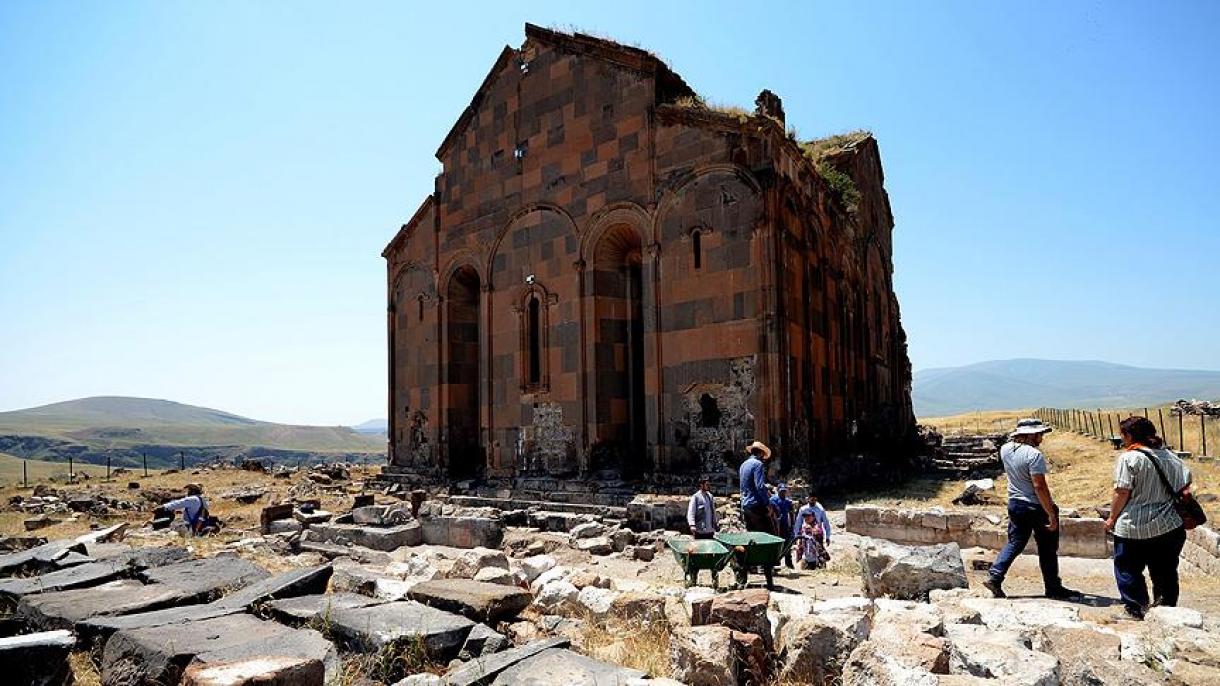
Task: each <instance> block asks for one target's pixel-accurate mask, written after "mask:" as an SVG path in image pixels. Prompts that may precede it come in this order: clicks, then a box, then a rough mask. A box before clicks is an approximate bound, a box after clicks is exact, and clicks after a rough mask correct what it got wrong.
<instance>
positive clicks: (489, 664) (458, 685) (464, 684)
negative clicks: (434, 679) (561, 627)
mask: <svg viewBox="0 0 1220 686" xmlns="http://www.w3.org/2000/svg"><path fill="white" fill-rule="evenodd" d="M476 630H478V628H477V627H476ZM471 633H472V634H473V633H474V632H473V631H472V632H471ZM568 645H569V642H568V641H567V639H562V638H549V639H545V640H540V641H533V642H530V643H527V644H525V645H523V646H520V647H518V648H511V649H508V650H505V651H503V652H498V653H495V654H492V655H485V656H483V657H478V658H475V659H473V660H471V661H470V662H467V663H466V664H464V665H462V666H460V667H458V668H457V669H454V670H452V671H450V672H449V673H448V674H446V675H445V683H446V684H447V686H486V685H487V684H490V683H492V680H493V679H495V678H496V677H497V676H499V674H500V673H501V672H503V671H504V670H506V669H508V668H510V667H512V666H513V665H516V664H518V663H520V662H522V661H523V660H527V659H529V658H531V657H533V656H535V655H538V654H539V653H541V652H543V651H546V650H556V649H562V648H567V647H568Z"/></svg>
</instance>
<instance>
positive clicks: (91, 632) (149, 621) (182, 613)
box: [76, 603, 246, 642]
mask: <svg viewBox="0 0 1220 686" xmlns="http://www.w3.org/2000/svg"><path fill="white" fill-rule="evenodd" d="M245 611H246V608H244V607H240V606H238V607H223V606H220V605H218V604H217V603H208V604H206V605H185V606H182V607H166V608H163V609H160V610H152V611H150V612H136V613H133V614H127V615H118V616H109V615H100V616H96V617H87V618H85V619H82V620H81V621H79V622H77V623H76V631H77V632H79V633H80V634H81V636H84V637H87V638H89V639H90V640H92V641H95V642H97V641H105V640H106V639H107V638H109V637H110V635H111V634H113V633H114V632H116V631H123V630H124V629H147V628H149V627H154V626H172V625H177V624H187V623H190V622H201V621H203V620H205V619H215V618H217V617H226V616H228V615H235V614H240V613H242V612H245Z"/></svg>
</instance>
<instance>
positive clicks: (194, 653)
mask: <svg viewBox="0 0 1220 686" xmlns="http://www.w3.org/2000/svg"><path fill="white" fill-rule="evenodd" d="M251 658H258V659H260V660H278V659H282V658H289V659H293V658H295V659H305V660H317V661H319V662H321V663H322V664H323V665H324V666H325V672H324V677H325V678H324V680H325V681H329V680H330V679H333V678H334V677H335V676H336V674H337V670H338V655H337V653H336V651H335V646H334V645H333V644H332V643H331V642H330V641H328V640H326V639H325V638H324V637H323V636H322V634H320V633H318V632H316V631H313V630H311V629H291V628H288V627H286V626H283V625H280V624H276V623H275V622H267V621H263V620H260V619H256V618H254V617H252V616H250V615H241V614H239V615H232V616H228V617H218V618H216V619H208V620H204V621H201V622H191V623H188V624H182V625H176V626H158V627H150V628H145V629H126V630H123V631H119V632H117V633H116V634H114V635H113V636H111V637H110V640H109V641H107V642H106V648H105V650H103V652H102V684H103V685H104V686H118V685H120V684H123V685H127V684H139V685H140V686H143V685H145V684H147V685H149V686H151V685H152V684H176V683H179V681H180V680H181V677H182V672H183V668H184V666H185V665H188V664H190V663H191V662H192V661H193V662H195V663H196V664H200V665H205V666H216V665H223V664H230V663H234V662H242V661H246V660H249V659H251ZM200 669H202V667H201V668H200ZM239 683H240V682H239Z"/></svg>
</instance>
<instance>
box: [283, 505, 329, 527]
mask: <svg viewBox="0 0 1220 686" xmlns="http://www.w3.org/2000/svg"><path fill="white" fill-rule="evenodd" d="M292 516H293V518H294V519H296V520H297V521H298V522H300V523H302V524H304V525H305V526H313V525H315V524H325V523H326V522H329V521H330V519H331V517H333V516H334V515H332V514H331V513H329V512H327V511H326V510H317V509H312V510H309V511H305V510H303V509H297V510H295V511H293V513H292Z"/></svg>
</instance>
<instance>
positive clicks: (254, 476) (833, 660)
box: [0, 468, 1220, 686]
mask: <svg viewBox="0 0 1220 686" xmlns="http://www.w3.org/2000/svg"><path fill="white" fill-rule="evenodd" d="M216 471H217V474H207V473H205V474H202V476H205V477H206V476H218V475H219V476H223V477H224V478H229V477H232V478H231V479H230V481H232V482H243V483H244V484H245V485H243V486H242V487H241V488H240V489H237V490H235V491H233V493H232V497H225V496H221V495H220V494H219V492H218V493H212V492H211V487H209V492H208V494H209V497H210V498H211V499H212V502H213V503H214V504H213V509H214V510H216V511H218V512H219V514H220V515H221V516H222V518H225V519H226V521H227V522H228V524H229V526H228V527H227V528H226V530H225V533H224V535H222V536H220V537H210V538H201V539H193V538H182V537H180V536H179V535H178V534H177V533H175V532H173V531H172V530H169V529H162V530H154V529H152V528H151V527H148V526H146V525H144V524H142V522H143V521H146V520H147V518H148V512H147V510H149V509H151V508H149V507H148V506H147V505H143V506H141V505H135V506H132V507H130V508H113V506H112V505H109V504H108V503H112V502H114V500H115V498H116V497H117V496H113V495H111V496H104V495H100V494H99V493H98V492H99V490H105V489H104V488H100V487H99V486H98V485H88V486H66V487H61V488H60V489H58V490H55V489H47V488H43V489H42V490H41V495H39V496H26V497H23V498H22V499H21V501H17V500H16V497H15V498H14V500H13V501H10V510H15V511H16V512H19V513H20V515H19V516H21V517H26V516H29V515H30V513H31V509H33V508H31V507H30V506H29V498H30V497H38V498H39V500H38V501H36V506H37V509H38V511H37V512H34V514H35V516H44V515H46V514H47V513H48V512H50V513H59V512H61V511H60V510H59V509H58V508H57V507H56V503H60V502H76V503H78V505H77V508H79V509H77V508H72V509H70V510H68V511H70V512H74V513H76V515H75V516H76V517H77V519H76V520H75V522H76V524H78V525H79V527H80V528H81V529H82V532H75V533H72V535H63V536H59V537H49V538H48V537H42V536H32V535H28V534H27V535H13V536H8V537H5V538H3V539H0V545H2V546H3V550H5V551H8V552H4V553H0V608H2V609H0V613H2V614H0V674H3V675H4V677H3V679H2V681H3V683H6V684H7V683H13V684H37V685H40V686H43V685H45V686H60V685H63V684H68V683H73V680H75V683H78V684H81V683H83V684H91V683H100V684H105V685H106V686H128V685H149V686H151V685H153V684H157V685H163V684H189V685H192V686H205V685H207V686H219V685H222V684H223V685H226V686H236V685H250V686H253V685H255V684H257V685H259V686H289V685H291V686H313V685H317V686H323V685H332V684H334V685H339V686H356V685H358V684H359V685H373V684H376V685H391V684H392V685H395V686H405V685H408V684H415V685H425V684H427V685H431V684H466V685H475V684H537V685H550V684H555V685H560V684H563V685H567V684H591V685H601V684H614V685H626V684H636V685H637V686H645V685H646V684H656V685H662V684H674V683H684V684H692V685H700V686H702V685H708V686H720V685H745V684H756V685H760V686H761V685H764V684H768V685H769V684H836V685H845V686H866V685H868V686H887V685H893V686H898V685H917V686H922V685H929V686H930V685H936V684H944V685H954V684H996V685H997V686H998V685H1000V684H1004V685H1007V684H1032V685H1038V686H1050V685H1055V684H1064V685H1076V684H1189V685H1197V684H1217V683H1220V614H1217V613H1216V612H1215V611H1214V606H1211V605H1209V607H1205V608H1204V609H1203V610H1202V611H1200V610H1199V609H1193V608H1191V607H1179V608H1155V609H1153V610H1152V611H1150V612H1149V613H1148V617H1147V620H1146V621H1144V622H1133V621H1124V620H1119V619H1117V615H1118V613H1119V611H1120V610H1121V608H1120V607H1119V606H1117V605H1115V604H1114V600H1113V598H1114V592H1113V590H1112V589H1111V590H1110V591H1109V595H1108V597H1107V596H1104V595H1102V590H1101V584H1102V580H1103V579H1104V573H1105V568H1104V565H1105V561H1103V560H1076V559H1075V558H1071V559H1065V560H1064V573H1065V578H1068V579H1070V578H1072V577H1071V575H1073V574H1094V578H1095V579H1096V583H1097V585H1098V589H1099V590H1098V592H1097V594H1090V595H1088V596H1087V601H1086V603H1077V604H1073V603H1065V602H1058V601H1051V600H1045V599H1042V598H1039V597H1035V596H1034V595H1033V594H1034V593H1036V591H1037V590H1038V589H1037V585H1036V584H1033V583H1031V581H1030V580H1031V579H1032V578H1035V577H1036V564H1034V563H1033V562H1032V561H1031V560H1030V559H1029V558H1031V556H1029V555H1026V556H1022V560H1020V561H1019V562H1018V565H1017V566H1016V567H1014V573H1013V577H1011V578H1010V581H1011V582H1013V583H1012V586H1013V589H1014V590H1015V591H1017V593H1018V594H1020V595H1021V597H1013V598H1010V599H1004V600H998V599H993V598H991V597H990V595H989V594H987V593H986V592H985V591H983V590H981V589H979V588H978V586H977V571H976V570H975V569H974V566H975V563H976V561H977V560H980V559H983V558H984V557H986V555H987V554H989V553H984V552H982V551H980V550H966V551H963V550H961V549H960V548H959V547H958V544H957V543H955V542H949V543H943V544H935V545H923V546H921V545H901V544H898V543H892V542H889V541H886V540H883V539H879V538H870V537H865V536H859V535H855V534H852V533H847V532H844V531H843V530H842V525H843V523H844V514H843V513H842V512H836V513H832V517H833V519H834V520H835V524H836V527H837V528H836V531H835V535H834V538H833V540H832V546H831V552H832V554H833V555H834V559H833V560H832V563H831V566H830V568H828V569H824V570H817V571H801V572H780V573H779V574H778V576H777V586H776V588H775V589H774V590H772V591H768V590H766V589H764V588H761V587H759V586H757V584H758V583H760V582H761V578H760V577H759V576H758V575H751V584H750V586H748V587H747V588H745V589H739V590H727V586H728V582H729V581H730V580H731V579H730V578H731V574H730V573H729V571H728V570H727V569H726V570H725V571H723V572H721V586H722V588H724V589H726V590H721V591H714V590H713V589H711V588H709V587H703V586H695V587H690V588H687V587H685V586H684V584H683V581H682V579H683V577H682V572H681V570H680V568H679V566H678V564H677V563H676V562H675V560H674V558H673V557H672V555H671V554H670V551H669V550H668V548H667V547H666V546H665V541H666V539H668V538H669V537H671V536H674V535H676V533H675V531H672V530H669V531H667V530H666V529H665V527H678V526H681V518H682V514H683V513H682V510H683V507H682V505H683V503H684V499H681V498H667V497H639V498H637V499H636V500H635V501H633V502H632V503H631V504H630V505H628V506H626V507H619V508H615V507H602V506H593V505H573V504H557V503H537V502H525V501H519V500H513V499H512V498H511V494H504V495H503V497H497V498H490V497H484V498H475V497H465V496H446V495H442V494H437V493H426V492H423V491H414V492H410V493H399V492H395V491H394V489H392V488H385V487H382V486H380V485H378V484H376V483H375V482H359V480H358V479H355V478H353V475H349V474H348V473H347V472H346V471H345V470H338V469H333V468H332V469H329V470H327V471H326V472H323V471H321V470H312V471H309V472H302V473H300V474H292V475H289V476H288V477H287V478H283V477H279V476H275V475H272V474H264V473H262V472H258V471H257V470H252V471H251V473H250V474H242V473H241V471H240V470H236V469H228V470H221V469H220V468H217V470H216ZM196 474H199V473H198V472H196ZM313 474H319V475H321V476H322V477H324V478H318V477H313V476H311V475H313ZM181 476H182V475H178V478H181ZM161 478H162V479H163V480H164V479H170V478H171V477H170V476H167V477H161ZM120 486H122V485H121V484H120ZM259 489H262V492H261V493H259V495H258V496H257V497H255V496H254V495H253V494H254V493H255V492H258V491H259ZM139 490H140V489H131V491H132V492H133V493H137V492H139ZM26 492H28V490H27V491H26ZM88 493H93V494H94V495H88ZM48 499H53V500H48ZM87 500H89V501H90V503H86V501H87ZM133 500H134V499H133ZM260 501H262V502H260ZM726 502H727V501H726ZM23 503H24V504H25V505H26V507H22V504H23ZM98 503H100V504H102V505H104V506H106V507H108V508H111V509H112V510H120V511H121V512H123V513H128V514H127V515H126V516H122V517H116V516H110V517H106V516H102V515H101V514H94V508H95V506H96V504H98ZM229 503H231V504H229ZM725 507H726V514H727V511H728V510H729V509H731V507H732V506H731V504H726V505H725ZM324 508H325V509H324ZM112 515H113V513H112ZM226 515H227V518H226ZM64 516H65V517H67V518H71V517H72V516H73V515H64ZM116 519H117V520H122V521H115V520H116ZM10 523H11V522H10ZM64 526H65V525H60V526H58V527H55V528H51V527H47V528H45V529H43V530H42V531H40V532H39V533H42V532H62V531H63V527H64ZM86 527H88V529H87V530H85V528H86ZM12 528H13V527H11V526H9V527H7V529H12ZM1089 565H1092V566H1091V567H1090V566H1089ZM703 578H704V579H706V578H707V577H706V573H705V576H704V577H703ZM1203 582H1204V583H1210V582H1214V579H1204V580H1203ZM972 585H973V588H972ZM1086 590H1088V589H1086ZM1027 591H1028V593H1026V592H1027ZM1191 597H1192V595H1191V592H1189V591H1188V592H1187V593H1185V594H1184V604H1185V605H1189V604H1190V603H1189V602H1187V601H1189V600H1190V598H1191ZM1207 597H1210V596H1207Z"/></svg>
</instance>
